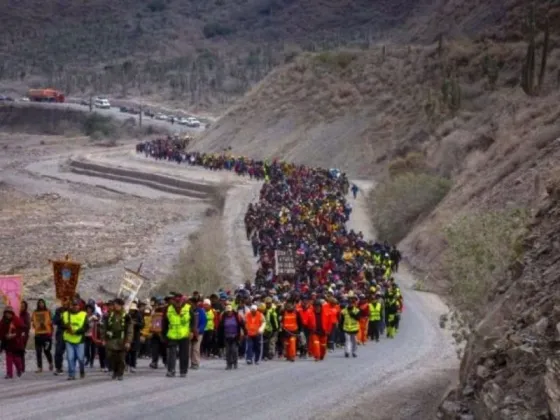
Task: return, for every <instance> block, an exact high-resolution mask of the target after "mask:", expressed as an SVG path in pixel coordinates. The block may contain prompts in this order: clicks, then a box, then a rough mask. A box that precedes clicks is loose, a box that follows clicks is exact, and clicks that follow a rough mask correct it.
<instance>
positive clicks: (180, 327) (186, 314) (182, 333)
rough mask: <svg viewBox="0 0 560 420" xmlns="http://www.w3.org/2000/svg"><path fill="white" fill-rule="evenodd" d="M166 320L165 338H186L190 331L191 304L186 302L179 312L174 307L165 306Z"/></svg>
mask: <svg viewBox="0 0 560 420" xmlns="http://www.w3.org/2000/svg"><path fill="white" fill-rule="evenodd" d="M167 321H168V322H169V328H168V330H167V338H168V339H170V340H182V339H183V338H188V336H189V334H190V332H191V305H189V304H186V305H185V306H183V307H182V308H181V313H179V314H178V313H177V311H176V310H175V307H174V306H172V305H169V308H167Z"/></svg>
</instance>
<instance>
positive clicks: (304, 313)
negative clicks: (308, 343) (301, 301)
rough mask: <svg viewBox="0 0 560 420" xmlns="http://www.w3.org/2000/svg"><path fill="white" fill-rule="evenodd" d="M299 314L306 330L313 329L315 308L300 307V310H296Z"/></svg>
mask: <svg viewBox="0 0 560 420" xmlns="http://www.w3.org/2000/svg"><path fill="white" fill-rule="evenodd" d="M296 310H297V311H298V312H299V315H300V316H301V323H302V324H303V327H304V328H308V329H310V330H311V329H313V328H312V325H313V307H312V306H308V307H307V308H305V309H304V308H303V306H300V307H299V308H297V309H296Z"/></svg>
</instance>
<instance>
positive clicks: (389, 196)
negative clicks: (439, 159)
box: [370, 172, 451, 243]
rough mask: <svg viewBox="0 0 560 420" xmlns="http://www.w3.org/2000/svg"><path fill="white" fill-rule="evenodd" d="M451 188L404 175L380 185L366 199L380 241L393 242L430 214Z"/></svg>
mask: <svg viewBox="0 0 560 420" xmlns="http://www.w3.org/2000/svg"><path fill="white" fill-rule="evenodd" d="M450 188H451V181H450V180H448V179H445V178H442V177H439V176H435V175H429V174H425V173H413V172H408V173H404V174H401V175H398V176H396V177H395V178H391V179H387V180H386V181H384V182H382V183H380V184H379V185H378V186H377V187H376V188H375V189H374V190H373V191H372V195H371V198H370V203H371V210H372V220H373V224H374V226H375V228H376V230H377V233H378V236H379V238H380V239H382V240H387V241H389V242H391V243H397V242H399V241H400V240H401V239H403V238H404V237H405V236H406V235H407V234H408V232H409V231H410V230H411V229H412V227H413V226H414V224H415V223H416V222H417V221H418V220H419V219H420V218H422V217H424V216H426V215H427V214H428V213H430V212H431V211H432V210H433V209H434V208H435V207H436V206H437V205H438V203H439V202H440V201H441V200H442V199H443V198H444V197H445V195H446V194H447V192H448V191H449V189H450Z"/></svg>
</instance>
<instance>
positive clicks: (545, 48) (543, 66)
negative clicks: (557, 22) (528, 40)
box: [538, 16, 550, 93]
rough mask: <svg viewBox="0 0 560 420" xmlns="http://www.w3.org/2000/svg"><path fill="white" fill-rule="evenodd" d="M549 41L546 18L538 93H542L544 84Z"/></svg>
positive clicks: (548, 26)
mask: <svg viewBox="0 0 560 420" xmlns="http://www.w3.org/2000/svg"><path fill="white" fill-rule="evenodd" d="M549 41H550V20H549V19H548V16H547V17H546V21H545V26H544V42H543V50H542V56H541V71H540V72H539V85H538V86H539V87H538V91H539V93H540V92H541V91H542V87H543V83H544V76H545V74H546V62H547V58H548V44H549Z"/></svg>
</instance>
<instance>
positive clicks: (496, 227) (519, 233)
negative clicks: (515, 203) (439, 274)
mask: <svg viewBox="0 0 560 420" xmlns="http://www.w3.org/2000/svg"><path fill="white" fill-rule="evenodd" d="M527 217H528V213H527V211H525V210H519V209H516V210H505V211H489V212H476V213H472V214H468V215H465V216H461V217H458V218H456V219H455V220H454V221H453V222H452V223H451V224H449V225H448V226H446V227H445V228H444V234H445V239H446V241H447V249H446V251H445V255H444V259H443V261H444V268H445V271H446V273H447V275H448V276H449V280H450V283H451V296H452V298H453V300H454V303H455V304H456V305H457V307H458V308H459V309H461V310H463V311H464V312H465V313H466V314H471V315H478V313H477V312H478V311H479V310H480V308H482V306H483V305H484V304H485V303H486V297H487V296H488V294H489V292H490V290H491V289H492V287H493V286H494V285H495V284H496V283H497V282H499V281H500V280H503V279H504V277H505V275H506V273H507V270H508V268H509V267H510V266H511V264H512V263H513V262H514V261H516V260H518V259H519V258H521V256H522V253H523V247H522V238H523V233H524V232H523V227H524V226H525V224H526V222H527Z"/></svg>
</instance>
